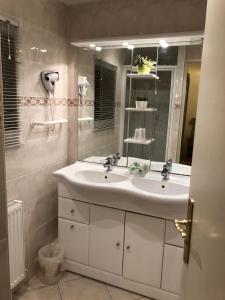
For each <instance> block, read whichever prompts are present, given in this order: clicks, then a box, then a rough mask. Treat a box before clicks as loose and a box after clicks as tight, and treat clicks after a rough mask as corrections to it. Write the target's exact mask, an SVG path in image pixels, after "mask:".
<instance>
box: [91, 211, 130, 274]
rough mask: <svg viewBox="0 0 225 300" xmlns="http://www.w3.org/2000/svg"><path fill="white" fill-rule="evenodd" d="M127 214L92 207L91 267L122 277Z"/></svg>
mask: <svg viewBox="0 0 225 300" xmlns="http://www.w3.org/2000/svg"><path fill="white" fill-rule="evenodd" d="M124 218H125V212H124V211H121V210H118V209H113V208H107V207H102V206H96V205H91V211H90V250H89V263H90V265H91V266H93V267H95V268H98V269H101V270H104V271H107V272H111V273H114V274H118V275H122V260H123V239H124Z"/></svg>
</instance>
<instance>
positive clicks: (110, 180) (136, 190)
mask: <svg viewBox="0 0 225 300" xmlns="http://www.w3.org/2000/svg"><path fill="white" fill-rule="evenodd" d="M54 176H56V177H57V178H58V180H59V182H61V184H63V185H64V187H65V188H64V190H65V189H66V190H67V192H68V195H66V196H67V197H71V198H74V199H76V200H80V201H85V202H91V203H97V204H100V205H106V206H110V207H115V208H119V209H124V210H130V211H135V212H139V213H146V214H148V215H149V214H150V215H152V216H156V217H161V218H165V219H174V218H183V217H185V216H186V208H187V202H188V198H189V180H190V179H189V177H188V176H180V175H172V174H171V175H170V178H169V180H168V181H163V180H162V177H161V174H160V173H159V172H149V173H147V174H146V175H145V176H144V177H136V176H131V175H130V174H129V172H128V169H126V168H122V167H114V168H113V170H112V171H110V172H106V171H105V169H104V168H103V166H102V165H98V164H92V163H86V162H76V163H75V164H73V165H71V166H68V167H66V168H63V169H61V170H59V171H56V172H55V173H54ZM60 196H65V194H63V195H60Z"/></svg>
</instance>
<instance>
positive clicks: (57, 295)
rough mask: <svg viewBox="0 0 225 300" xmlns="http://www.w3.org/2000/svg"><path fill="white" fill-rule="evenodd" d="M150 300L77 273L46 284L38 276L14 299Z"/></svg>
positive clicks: (15, 295) (68, 274) (67, 273)
mask: <svg viewBox="0 0 225 300" xmlns="http://www.w3.org/2000/svg"><path fill="white" fill-rule="evenodd" d="M137 299H138V300H150V299H148V298H144V297H142V296H140V295H137V294H134V293H131V292H128V291H124V290H121V289H119V288H116V287H113V286H110V285H107V284H104V283H101V282H98V281H95V280H92V279H89V278H86V277H82V276H80V275H76V274H73V273H70V272H66V273H64V275H63V277H62V279H61V280H60V282H59V283H58V284H57V285H52V286H46V285H44V284H43V283H41V282H40V280H39V279H38V278H37V277H33V278H32V279H31V280H30V282H29V284H27V285H26V286H23V287H22V288H20V290H19V291H17V292H16V293H15V294H14V295H13V300H137Z"/></svg>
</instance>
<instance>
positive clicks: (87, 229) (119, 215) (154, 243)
mask: <svg viewBox="0 0 225 300" xmlns="http://www.w3.org/2000/svg"><path fill="white" fill-rule="evenodd" d="M58 228H59V242H60V244H62V246H63V247H64V249H65V261H66V268H67V269H68V270H70V271H72V272H75V273H79V274H81V275H85V276H88V277H92V278H94V279H97V280H100V281H104V282H106V283H108V284H112V285H115V286H118V287H121V288H124V289H127V290H130V291H133V292H135V293H139V294H142V295H144V296H147V297H150V298H154V299H157V300H178V299H179V290H180V279H181V272H182V266H183V259H182V256H183V248H182V247H183V241H182V239H181V238H180V237H179V235H178V233H177V232H176V230H175V228H174V225H173V222H172V221H169V220H165V219H161V218H157V217H153V216H149V215H143V214H140V213H136V212H128V211H125V210H122V209H117V208H111V207H106V206H102V205H98V204H92V203H88V202H82V201H76V200H73V199H68V198H64V197H59V219H58Z"/></svg>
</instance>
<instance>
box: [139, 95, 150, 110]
mask: <svg viewBox="0 0 225 300" xmlns="http://www.w3.org/2000/svg"><path fill="white" fill-rule="evenodd" d="M147 105H148V99H147V98H146V97H137V99H136V108H138V109H146V108H147Z"/></svg>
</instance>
